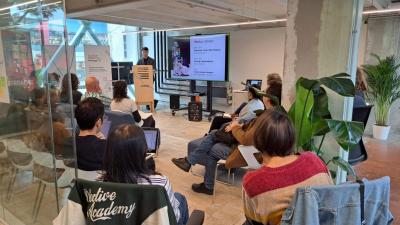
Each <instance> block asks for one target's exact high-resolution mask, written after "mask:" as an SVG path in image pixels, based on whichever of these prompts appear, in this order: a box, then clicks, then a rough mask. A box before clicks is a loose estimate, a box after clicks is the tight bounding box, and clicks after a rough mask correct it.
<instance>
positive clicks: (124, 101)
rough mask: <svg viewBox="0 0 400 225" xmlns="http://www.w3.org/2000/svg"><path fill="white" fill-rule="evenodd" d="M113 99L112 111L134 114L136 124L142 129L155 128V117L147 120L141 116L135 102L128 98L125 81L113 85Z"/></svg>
mask: <svg viewBox="0 0 400 225" xmlns="http://www.w3.org/2000/svg"><path fill="white" fill-rule="evenodd" d="M113 97H114V98H113V100H112V102H111V105H110V107H111V111H118V112H123V113H128V114H132V115H133V118H134V119H135V122H136V123H137V124H138V125H140V126H142V127H155V121H154V118H153V116H149V117H147V118H142V117H141V116H140V113H139V110H138V108H137V105H136V103H135V101H134V100H132V99H130V98H129V97H128V85H127V84H126V82H125V81H123V80H119V81H116V82H115V83H114V84H113ZM142 120H143V122H142Z"/></svg>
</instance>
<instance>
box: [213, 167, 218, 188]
mask: <svg viewBox="0 0 400 225" xmlns="http://www.w3.org/2000/svg"><path fill="white" fill-rule="evenodd" d="M218 167H219V164H217V166H216V167H215V174H214V188H213V196H215V189H217V188H216V187H217V185H216V184H217V176H218Z"/></svg>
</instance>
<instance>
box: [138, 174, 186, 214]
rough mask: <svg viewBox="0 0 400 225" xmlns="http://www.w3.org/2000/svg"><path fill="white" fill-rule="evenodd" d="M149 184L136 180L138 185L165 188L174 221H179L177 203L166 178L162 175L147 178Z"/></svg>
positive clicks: (142, 180)
mask: <svg viewBox="0 0 400 225" xmlns="http://www.w3.org/2000/svg"><path fill="white" fill-rule="evenodd" d="M149 179H150V181H151V183H149V181H148V180H146V179H144V178H139V179H138V184H145V185H146V184H147V185H148V184H151V185H160V186H163V187H164V188H165V190H166V191H167V194H168V198H169V201H170V203H171V206H172V208H173V209H174V213H175V217H176V221H179V219H180V218H181V213H180V211H179V201H178V200H177V199H176V198H175V193H174V192H173V191H172V186H171V182H169V179H168V177H166V176H162V175H151V176H149Z"/></svg>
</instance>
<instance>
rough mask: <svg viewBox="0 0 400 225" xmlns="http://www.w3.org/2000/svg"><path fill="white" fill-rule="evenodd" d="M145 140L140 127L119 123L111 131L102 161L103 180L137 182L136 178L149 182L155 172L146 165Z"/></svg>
mask: <svg viewBox="0 0 400 225" xmlns="http://www.w3.org/2000/svg"><path fill="white" fill-rule="evenodd" d="M146 153H147V142H146V138H145V136H144V132H143V130H142V128H140V127H138V126H136V125H128V124H125V125H121V126H119V127H118V128H116V129H115V130H113V131H112V132H111V134H110V135H109V137H108V140H107V149H106V152H105V154H104V161H103V170H104V172H105V173H104V175H103V180H104V181H108V182H116V183H133V184H136V183H138V178H144V179H146V180H148V181H149V182H150V179H149V178H148V176H149V175H154V174H157V173H155V172H154V171H152V170H150V169H148V167H147V165H146Z"/></svg>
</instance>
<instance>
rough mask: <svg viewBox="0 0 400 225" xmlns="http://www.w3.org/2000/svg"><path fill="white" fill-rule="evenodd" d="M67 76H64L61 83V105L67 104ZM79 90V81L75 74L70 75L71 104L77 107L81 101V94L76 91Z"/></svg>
mask: <svg viewBox="0 0 400 225" xmlns="http://www.w3.org/2000/svg"><path fill="white" fill-rule="evenodd" d="M68 78H69V76H68V74H65V75H64V77H63V79H62V81H61V93H60V100H61V102H62V103H69V102H70V101H69V94H70V92H69V90H70V89H69V80H68ZM78 88H79V79H78V77H77V76H76V74H74V73H71V89H72V103H73V104H74V105H78V103H79V102H80V101H81V98H82V93H80V92H79V91H78Z"/></svg>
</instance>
